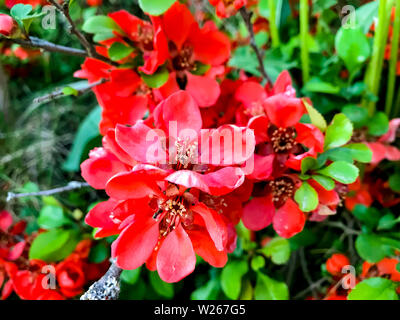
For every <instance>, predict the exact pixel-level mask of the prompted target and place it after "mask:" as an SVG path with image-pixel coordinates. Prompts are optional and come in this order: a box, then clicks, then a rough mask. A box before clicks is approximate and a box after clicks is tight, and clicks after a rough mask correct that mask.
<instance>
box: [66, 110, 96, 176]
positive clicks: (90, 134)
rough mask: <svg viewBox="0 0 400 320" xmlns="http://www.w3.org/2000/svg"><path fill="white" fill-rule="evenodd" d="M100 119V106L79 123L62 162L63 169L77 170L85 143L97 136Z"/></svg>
mask: <svg viewBox="0 0 400 320" xmlns="http://www.w3.org/2000/svg"><path fill="white" fill-rule="evenodd" d="M100 119H101V108H100V107H96V108H94V109H93V110H92V111H91V112H90V113H89V114H88V116H87V117H86V118H85V120H83V122H82V123H81V125H80V127H79V129H78V132H77V134H76V136H75V139H74V143H73V144H72V148H71V151H70V152H69V154H68V158H67V160H66V161H65V162H64V164H63V169H64V170H65V171H72V172H77V171H79V166H80V164H81V159H82V156H83V152H84V151H85V147H86V145H87V144H88V143H89V141H91V140H92V139H94V138H96V137H97V136H99V122H100Z"/></svg>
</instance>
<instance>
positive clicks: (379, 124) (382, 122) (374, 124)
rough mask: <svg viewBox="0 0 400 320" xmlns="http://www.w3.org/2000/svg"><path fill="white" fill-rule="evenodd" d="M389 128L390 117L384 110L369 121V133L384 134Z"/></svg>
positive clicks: (374, 134)
mask: <svg viewBox="0 0 400 320" xmlns="http://www.w3.org/2000/svg"><path fill="white" fill-rule="evenodd" d="M388 130H389V119H388V117H387V115H386V114H385V113H383V112H377V113H376V114H375V115H374V116H373V117H372V118H371V119H370V120H369V121H368V133H369V134H370V135H373V136H381V135H384V134H385V133H386V132H387V131H388Z"/></svg>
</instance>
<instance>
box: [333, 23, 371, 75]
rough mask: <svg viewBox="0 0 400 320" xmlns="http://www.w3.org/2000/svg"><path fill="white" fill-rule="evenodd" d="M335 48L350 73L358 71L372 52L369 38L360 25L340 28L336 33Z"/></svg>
mask: <svg viewBox="0 0 400 320" xmlns="http://www.w3.org/2000/svg"><path fill="white" fill-rule="evenodd" d="M335 49H336V51H337V54H338V56H339V57H340V58H342V59H343V61H344V63H345V65H346V67H347V69H348V70H349V72H350V74H353V73H354V72H355V71H357V70H358V69H359V68H360V66H361V65H362V64H363V63H364V62H365V61H366V60H367V59H368V57H369V56H370V54H371V48H370V45H369V42H368V38H367V36H366V35H365V34H364V33H363V32H362V30H361V28H360V27H356V28H344V27H342V28H340V29H339V30H338V32H337V33H336V38H335Z"/></svg>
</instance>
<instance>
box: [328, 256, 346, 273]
mask: <svg viewBox="0 0 400 320" xmlns="http://www.w3.org/2000/svg"><path fill="white" fill-rule="evenodd" d="M349 264H350V260H349V258H347V257H346V256H345V255H344V254H341V253H336V254H333V255H332V256H331V257H330V258H329V259H328V260H327V261H326V270H327V271H328V272H329V273H330V274H331V275H338V274H340V273H341V272H342V268H343V267H344V266H347V265H349Z"/></svg>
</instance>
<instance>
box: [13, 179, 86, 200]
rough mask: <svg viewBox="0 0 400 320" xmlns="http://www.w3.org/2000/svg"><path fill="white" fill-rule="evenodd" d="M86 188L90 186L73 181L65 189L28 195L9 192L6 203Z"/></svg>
mask: <svg viewBox="0 0 400 320" xmlns="http://www.w3.org/2000/svg"><path fill="white" fill-rule="evenodd" d="M84 187H89V184H88V183H86V182H78V181H71V182H70V183H68V184H67V185H66V186H65V187H59V188H54V189H50V190H43V191H38V192H27V193H13V192H9V193H8V194H7V199H6V202H9V201H11V200H13V199H16V198H24V197H32V196H50V195H53V194H56V193H61V192H65V191H71V190H75V189H80V188H84Z"/></svg>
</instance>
